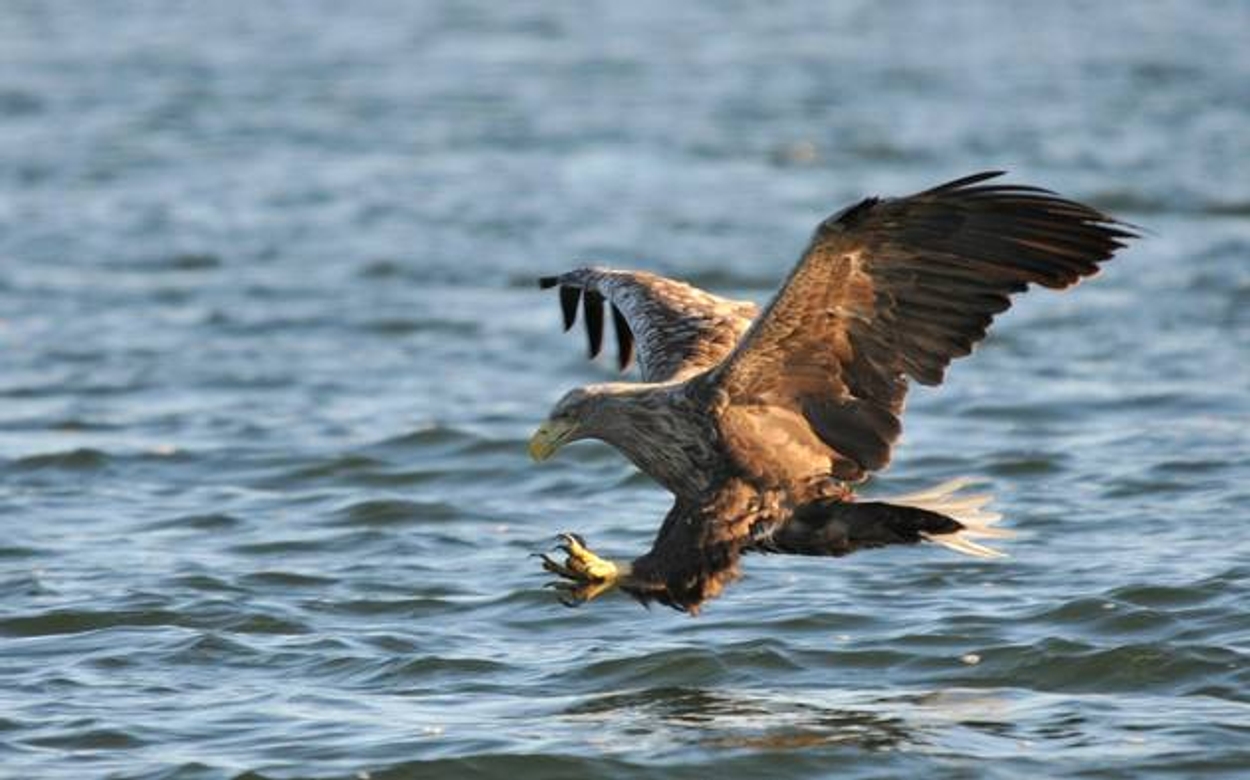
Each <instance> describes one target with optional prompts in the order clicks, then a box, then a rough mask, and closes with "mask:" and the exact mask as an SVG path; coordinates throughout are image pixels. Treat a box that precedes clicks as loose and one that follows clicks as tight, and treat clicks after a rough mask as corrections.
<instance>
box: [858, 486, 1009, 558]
mask: <svg viewBox="0 0 1250 780" xmlns="http://www.w3.org/2000/svg"><path fill="white" fill-rule="evenodd" d="M975 481H976V480H973V479H969V478H967V477H958V478H956V479H952V480H948V481H946V482H943V483H942V484H940V485H934V486H933V487H931V488H928V489H926V490H921V491H919V492H916V493H908V494H907V495H904V496H894V497H892V498H883V499H881V500H882V501H884V502H885V503H887V504H899V505H901V506H910V507H915V508H916V509H924V510H926V511H929V512H937V513H938V514H940V515H946V516H947V517H950V518H952V519H954V520H956V521H957V522H958V523H959V524H960V525H962V526H963V528H961V529H960V530H958V531H956V532H955V533H952V534H921V535H922V536H923V537H924V538H925V539H928V540H929V541H931V542H935V543H937V544H940V545H942V546H943V547H946V548H949V549H951V550H954V551H955V552H959V553H963V554H964V555H972V556H975V557H977V558H1006V557H1007V554H1006V553H1002V552H999V551H998V550H995V549H993V548H991V547H986V546H985V545H983V544H977V543H976V542H974V541H972V540H973V539H1007V538H1010V537H1012V536H1015V534H1013V533H1012V532H1011V531H1007V530H1005V529H1002V528H995V527H993V526H994V524H995V523H997V522H998V521H999V520H1000V519H1002V515H1000V514H999V513H997V512H991V511H988V510H986V509H984V507H985V505H986V504H988V503H989V502H990V501H991V500H992V499H993V496H991V495H989V494H988V493H972V494H964V495H960V494H959V491H960V490H962V489H963V488H965V487H967V486H968V485H970V484H973V483H974V482H975Z"/></svg>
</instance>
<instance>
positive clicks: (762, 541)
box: [530, 172, 1137, 612]
mask: <svg viewBox="0 0 1250 780" xmlns="http://www.w3.org/2000/svg"><path fill="white" fill-rule="evenodd" d="M999 175H1000V172H988V173H979V174H976V175H973V176H968V177H966V178H962V179H958V180H956V181H951V182H948V183H946V184H942V185H940V186H938V187H934V188H933V189H929V190H925V191H924V192H920V193H917V194H915V195H911V196H909V197H905V198H895V199H892V198H868V199H866V200H863V201H860V202H859V203H856V204H855V205H853V206H851V207H849V208H847V209H844V210H843V211H840V212H838V213H837V214H835V215H833V216H831V217H829V218H828V219H826V220H825V221H823V222H821V223H820V224H819V225H818V226H817V228H816V231H815V234H814V235H813V236H812V239H811V242H810V244H809V245H808V247H807V249H806V250H805V251H804V253H803V256H802V258H801V259H800V260H799V262H798V265H797V266H795V268H794V270H793V271H791V272H790V276H789V277H788V278H787V279H786V281H785V283H784V284H783V285H782V286H781V290H780V291H779V292H778V293H777V294H776V296H775V297H774V298H773V299H772V301H771V302H770V303H769V304H768V306H767V307H766V308H765V309H764V310H763V311H760V310H759V309H758V308H757V307H756V306H755V305H754V304H752V303H748V302H743V301H733V300H728V299H725V298H721V297H718V296H715V295H712V294H710V293H707V292H704V291H702V290H699V289H697V288H695V287H692V286H690V285H688V284H685V283H683V282H679V281H674V280H672V279H666V278H663V277H660V276H656V275H654V274H650V273H644V272H639V271H616V270H609V269H605V268H579V269H577V270H573V271H569V272H568V273H564V274H561V275H559V276H553V277H546V278H543V279H541V280H540V284H541V286H542V287H544V288H552V287H554V288H558V290H559V294H560V303H561V305H562V308H563V313H564V324H565V329H566V330H567V329H568V328H569V327H571V326H572V325H573V324H574V322H575V321H576V317H577V313H578V309H579V305H580V308H581V310H582V312H583V319H584V322H585V325H586V332H587V334H588V336H589V341H590V355H591V357H594V356H595V355H597V354H598V353H599V351H600V349H601V346H602V341H603V333H604V314H605V309H606V310H607V311H608V312H610V316H611V318H612V321H613V324H614V331H615V334H616V342H617V347H618V352H619V358H620V366H621V368H622V369H625V368H627V367H628V366H629V364H630V363H631V362H632V361H633V360H635V359H636V360H637V363H638V366H639V369H640V371H641V374H642V381H641V382H637V383H609V384H597V385H590V386H587V387H582V388H578V389H575V390H573V391H572V392H570V393H568V394H567V395H566V396H565V397H564V398H563V399H562V400H561V401H560V402H559V403H557V404H556V406H555V408H554V409H553V410H552V412H551V415H550V417H549V418H548V419H547V421H546V422H545V423H543V424H542V426H541V427H540V428H539V429H538V431H537V432H536V433H535V434H534V437H533V439H532V440H531V442H530V453H531V454H532V455H533V457H534V458H535V459H537V460H545V459H546V458H548V457H550V456H551V455H552V454H553V453H555V451H556V450H557V449H559V448H560V447H562V446H563V445H565V444H568V443H569V442H571V441H575V440H577V439H587V438H594V439H601V440H603V441H605V442H607V443H608V444H611V445H612V446H614V447H616V448H617V449H618V450H620V451H621V452H622V453H624V455H625V456H626V457H628V458H629V459H630V460H631V461H633V463H634V464H635V465H636V466H637V467H638V468H639V469H641V470H642V471H644V472H645V473H647V474H648V475H650V476H651V477H652V478H654V479H655V480H656V481H657V482H659V483H660V484H661V485H663V486H664V487H665V488H667V489H668V490H669V491H671V492H672V493H673V495H674V496H675V502H674V504H673V508H672V509H671V510H670V511H669V513H668V516H667V517H666V518H665V519H664V522H663V524H662V525H661V527H660V530H659V533H658V534H657V535H656V538H655V542H654V544H653V545H652V547H651V550H650V551H649V552H647V553H646V554H644V555H642V556H640V557H638V558H636V559H635V560H633V561H632V562H630V563H624V562H613V561H609V560H606V559H603V558H600V557H599V556H597V555H595V554H594V553H593V552H591V551H590V550H589V549H588V548H587V547H586V545H585V543H584V542H583V541H582V539H581V538H580V537H578V536H577V535H575V534H564V535H562V539H563V543H562V545H561V549H563V551H564V552H565V554H566V556H567V557H566V558H565V560H563V561H558V560H555V559H552V558H550V557H547V556H543V559H544V560H543V565H544V567H545V568H546V569H547V570H548V571H550V572H553V573H555V574H556V575H558V577H559V578H560V579H559V580H558V581H557V582H556V583H555V584H556V585H557V586H558V587H560V588H561V590H562V591H563V597H564V600H566V601H567V602H572V603H577V602H580V601H585V600H588V599H590V598H594V597H595V596H597V595H599V594H600V593H602V592H604V591H605V590H608V589H609V588H612V587H620V588H621V589H623V590H625V591H628V592H629V593H631V594H632V595H634V596H635V597H637V598H639V599H641V600H643V601H652V600H654V601H659V602H662V603H664V604H668V605H670V606H673V607H676V608H678V609H683V610H687V611H690V612H695V611H697V610H698V608H699V606H700V604H702V603H703V602H704V601H705V600H706V599H708V598H711V597H712V596H715V595H716V594H717V593H719V592H720V590H721V589H722V588H723V587H724V585H725V584H726V583H727V582H729V581H731V580H733V579H735V578H736V577H737V575H738V561H739V558H740V557H741V555H742V554H743V553H745V552H752V551H754V552H765V553H789V554H796V555H831V556H836V555H845V554H847V553H850V552H854V551H855V550H858V549H862V548H868V547H878V546H882V545H887V544H895V543H914V542H919V541H921V540H929V541H933V542H937V543H940V544H943V545H945V546H947V547H950V548H953V549H955V550H958V551H961V552H965V553H969V554H972V555H980V556H994V555H997V554H998V553H996V552H995V551H993V550H991V549H990V548H988V547H985V546H983V545H981V544H978V543H977V542H976V541H974V540H973V539H975V538H978V537H994V536H1003V535H1006V534H1005V532H1003V531H1001V530H998V529H997V528H994V527H993V525H992V524H993V523H994V521H996V520H997V519H998V516H997V515H996V514H993V513H991V512H987V511H985V510H984V509H983V507H984V505H985V504H986V502H987V501H988V500H989V497H988V496H984V495H967V494H964V493H962V492H961V488H962V487H963V483H962V482H960V481H955V482H950V483H947V484H945V485H940V486H938V487H936V488H933V489H931V490H928V491H924V492H922V493H916V494H912V495H909V496H901V497H898V498H894V499H888V500H882V501H857V500H855V496H854V485H855V484H856V483H858V482H860V481H862V480H863V479H864V478H865V477H866V476H867V475H868V474H870V473H872V472H874V471H877V470H879V469H881V468H883V467H885V465H886V464H887V463H888V462H889V460H890V454H891V448H892V447H893V445H894V442H895V441H896V440H897V439H898V436H899V430H900V426H899V416H900V415H901V413H902V410H903V399H904V396H905V395H906V393H907V383H908V380H909V379H910V380H915V381H917V382H920V383H921V384H925V385H936V384H939V383H940V382H941V381H942V377H943V374H944V373H945V371H946V367H947V365H948V364H949V363H950V362H951V360H952V359H954V358H957V357H961V356H963V355H967V354H968V353H969V352H971V351H972V348H973V345H975V344H976V343H977V342H978V341H980V340H981V338H982V337H984V336H985V331H986V328H988V327H989V325H990V322H991V321H992V320H993V318H994V316H995V315H997V314H999V313H1001V312H1003V311H1005V310H1006V309H1007V308H1008V307H1009V306H1010V305H1011V296H1012V295H1013V294H1015V293H1019V292H1023V291H1024V290H1025V289H1026V288H1027V287H1028V286H1029V285H1030V284H1039V285H1042V286H1043V287H1050V288H1053V289H1062V288H1065V287H1068V286H1071V285H1073V284H1075V283H1076V282H1078V281H1079V280H1080V279H1081V278H1083V277H1086V276H1090V275H1091V274H1094V273H1095V272H1097V271H1098V267H1099V264H1100V263H1102V262H1103V261H1105V260H1107V259H1109V258H1110V257H1111V256H1112V255H1113V254H1114V253H1115V251H1116V250H1118V249H1120V248H1121V247H1123V246H1124V242H1125V240H1127V239H1130V238H1136V237H1137V236H1136V233H1134V232H1133V230H1132V229H1131V227H1130V226H1128V225H1126V224H1124V223H1121V222H1117V221H1116V220H1114V219H1112V218H1111V217H1108V216H1107V215H1105V214H1102V213H1100V212H1098V211H1096V210H1095V209H1092V208H1090V207H1089V206H1085V205H1082V204H1080V203H1075V202H1073V201H1070V200H1066V199H1064V198H1061V197H1059V196H1057V195H1055V194H1054V193H1052V192H1049V191H1047V190H1043V189H1039V188H1036V187H1027V186H1021V185H1012V184H998V183H986V182H987V181H989V180H990V179H993V178H995V177H996V176H999Z"/></svg>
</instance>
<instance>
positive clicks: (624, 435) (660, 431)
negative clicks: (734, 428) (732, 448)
mask: <svg viewBox="0 0 1250 780" xmlns="http://www.w3.org/2000/svg"><path fill="white" fill-rule="evenodd" d="M587 433H588V435H589V436H591V437H593V438H597V439H601V440H603V441H605V442H607V443H608V444H611V445H612V446H613V447H616V448H617V449H618V450H620V451H621V452H622V453H623V454H624V455H625V457H627V458H629V459H630V460H631V461H632V462H633V464H634V465H635V466H637V467H638V468H639V469H641V470H642V471H643V472H644V473H645V474H647V475H648V476H650V477H651V478H652V479H654V480H655V481H657V482H659V483H660V484H661V485H663V486H664V487H666V488H668V489H669V490H671V491H672V492H673V493H675V494H677V495H678V496H688V497H695V496H700V495H703V494H705V493H706V492H707V490H708V487H709V486H710V485H711V484H712V482H713V480H714V479H716V464H717V463H718V460H717V458H716V451H715V437H716V428H715V426H714V425H712V424H711V421H710V420H709V419H708V418H707V416H706V414H705V413H703V412H702V411H701V410H700V409H699V408H698V407H697V405H696V404H692V403H690V402H689V400H688V399H687V397H686V395H685V393H684V392H683V387H682V386H681V385H680V384H677V385H674V384H661V385H630V386H624V387H622V388H620V389H619V390H614V392H612V393H611V394H610V395H605V396H604V397H603V399H602V401H601V403H600V408H599V409H598V410H597V413H596V414H595V415H594V420H593V423H592V425H591V426H590V430H589V431H588V432H587Z"/></svg>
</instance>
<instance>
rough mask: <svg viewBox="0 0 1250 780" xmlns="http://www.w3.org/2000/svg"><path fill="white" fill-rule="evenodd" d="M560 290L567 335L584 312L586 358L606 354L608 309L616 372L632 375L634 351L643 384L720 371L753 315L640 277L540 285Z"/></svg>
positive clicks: (598, 273) (588, 272) (585, 271)
mask: <svg viewBox="0 0 1250 780" xmlns="http://www.w3.org/2000/svg"><path fill="white" fill-rule="evenodd" d="M538 283H539V286H541V287H542V288H544V289H547V288H550V287H559V288H560V306H561V308H562V309H563V311H564V329H565V330H568V329H569V328H571V327H573V323H574V322H576V321H577V309H578V304H579V303H581V304H582V305H583V308H584V309H585V317H584V321H585V323H586V335H587V338H588V340H589V343H590V357H591V358H592V359H593V358H594V357H596V356H597V355H598V354H599V351H600V349H601V347H602V346H603V313H604V312H603V309H604V301H605V300H606V301H607V302H608V303H609V304H610V305H611V310H612V322H613V325H614V326H615V330H616V343H617V349H618V355H619V364H620V367H621V370H622V371H624V370H625V369H626V368H628V367H629V364H630V362H631V361H632V359H633V356H634V350H635V347H636V349H637V355H638V366H639V368H640V369H641V372H642V378H643V380H644V381H647V382H662V381H665V380H668V379H675V378H679V377H685V376H689V375H691V374H694V373H697V372H698V371H702V370H704V369H707V368H710V367H712V366H714V365H716V364H717V363H719V362H720V361H721V360H722V359H723V358H724V357H725V356H726V355H728V354H729V353H730V352H731V351H732V350H733V348H734V345H735V344H737V343H738V339H739V338H740V337H741V336H742V334H743V333H745V332H746V330H747V328H748V327H749V326H750V324H751V320H752V318H754V317H755V315H756V314H757V312H758V309H757V307H756V306H755V304H753V303H748V302H744V301H733V300H729V299H727V298H721V297H718V296H715V295H712V294H711V293H707V292H704V291H703V290H700V289H699V288H697V287H692V286H691V285H689V284H686V283H685V282H679V281H676V280H674V279H666V278H664V277H663V276H656V275H655V274H652V273H646V272H645V271H614V270H611V269H607V268H578V269H576V270H573V271H569V272H568V273H563V274H560V275H559V276H547V277H544V278H542V279H539V280H538Z"/></svg>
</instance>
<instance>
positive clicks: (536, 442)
mask: <svg viewBox="0 0 1250 780" xmlns="http://www.w3.org/2000/svg"><path fill="white" fill-rule="evenodd" d="M575 430H577V425H576V424H574V423H572V422H569V421H568V420H548V421H547V422H545V423H543V424H542V425H540V426H538V430H536V431H534V435H533V436H531V437H530V457H531V458H533V459H534V460H536V461H538V462H540V463H541V462H542V461H544V460H546V459H547V458H550V457H551V456H552V455H555V454H556V450H558V449H560V448H561V447H562V446H564V443H565V442H566V441H568V439H569V437H570V436H572V435H573V432H574V431H575Z"/></svg>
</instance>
